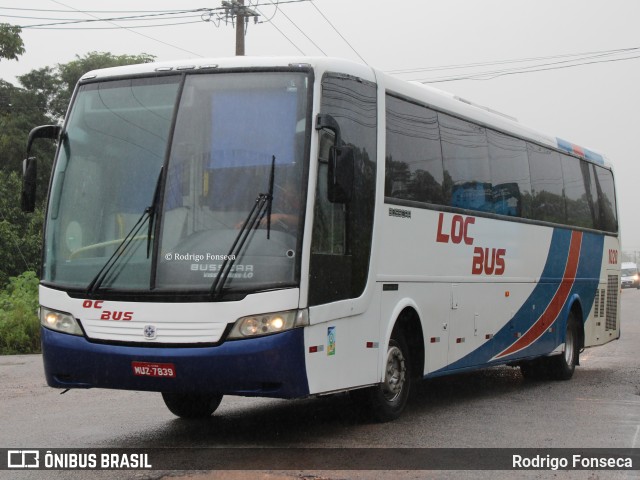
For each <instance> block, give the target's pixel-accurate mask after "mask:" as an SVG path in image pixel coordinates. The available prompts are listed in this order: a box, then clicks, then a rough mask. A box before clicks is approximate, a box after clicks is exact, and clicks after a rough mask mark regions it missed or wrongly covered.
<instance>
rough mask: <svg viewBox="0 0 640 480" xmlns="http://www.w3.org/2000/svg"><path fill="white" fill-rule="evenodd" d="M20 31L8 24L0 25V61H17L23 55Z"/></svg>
mask: <svg viewBox="0 0 640 480" xmlns="http://www.w3.org/2000/svg"><path fill="white" fill-rule="evenodd" d="M21 32H22V29H21V28H20V27H18V26H15V25H9V24H8V23H0V59H2V58H6V59H7V60H17V59H18V56H19V55H22V54H23V53H24V43H22V37H20V33H21Z"/></svg>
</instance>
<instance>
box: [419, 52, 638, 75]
mask: <svg viewBox="0 0 640 480" xmlns="http://www.w3.org/2000/svg"><path fill="white" fill-rule="evenodd" d="M638 50H640V47H633V48H627V49H619V50H610V51H602V52H601V53H599V54H593V55H588V56H587V54H582V55H583V56H582V57H580V58H574V59H572V60H564V61H559V62H551V63H541V64H537V65H530V66H524V67H515V68H512V69H502V70H493V71H486V72H478V73H461V74H459V75H451V76H444V77H434V78H431V79H424V78H423V79H415V80H414V81H418V82H421V83H443V82H452V81H458V80H493V79H495V78H498V77H502V76H506V75H518V74H523V73H534V72H541V71H549V70H560V69H566V68H573V67H578V66H583V65H592V64H597V63H612V62H619V61H626V60H633V59H636V58H639V57H640V55H636V56H631V57H624V58H613V59H612V58H602V57H609V56H612V55H617V54H621V53H625V54H628V53H631V52H637V51H638ZM577 55H580V54H576V56H577ZM566 56H571V55H566ZM561 57H563V55H557V56H553V57H546V58H561ZM544 58H545V57H541V59H544ZM514 62H517V60H516V61H514ZM576 62H577V63H576ZM500 63H501V62H496V63H494V64H495V65H498V64H500ZM490 65H491V63H490V62H488V63H487V64H486V65H485V66H490ZM462 67H464V66H461V68H462ZM447 68H449V67H447ZM434 70H437V69H436V68H434Z"/></svg>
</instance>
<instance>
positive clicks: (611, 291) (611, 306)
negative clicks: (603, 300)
mask: <svg viewBox="0 0 640 480" xmlns="http://www.w3.org/2000/svg"><path fill="white" fill-rule="evenodd" d="M618 285H619V282H618V276H617V275H609V276H608V281H607V320H606V330H616V329H617V327H618V291H619V286H618Z"/></svg>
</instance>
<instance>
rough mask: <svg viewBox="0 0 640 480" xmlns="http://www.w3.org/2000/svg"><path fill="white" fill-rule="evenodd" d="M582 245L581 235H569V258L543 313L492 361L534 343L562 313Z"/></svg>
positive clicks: (573, 280) (576, 269)
mask: <svg viewBox="0 0 640 480" xmlns="http://www.w3.org/2000/svg"><path fill="white" fill-rule="evenodd" d="M581 245H582V233H581V232H573V233H572V234H571V243H570V245H569V257H568V258H567V264H566V266H565V269H564V275H563V277H562V281H561V282H560V286H559V287H558V290H556V293H555V295H554V296H553V298H552V299H551V302H549V305H547V308H546V309H545V311H544V312H543V313H542V315H540V317H539V318H538V320H536V322H535V323H534V324H533V325H532V326H531V328H530V329H529V330H528V331H527V332H526V333H525V334H524V335H522V336H521V337H520V338H519V339H518V340H517V341H516V342H515V343H513V344H511V346H510V347H508V348H507V349H505V350H503V351H502V352H501V353H499V354H498V355H496V356H495V357H494V359H498V358H502V357H506V356H507V355H511V354H513V353H516V352H518V351H520V350H522V349H524V348H526V347H528V346H529V345H531V344H532V343H533V342H535V341H536V340H537V339H538V338H540V337H541V336H542V334H543V333H544V332H545V331H546V330H547V329H548V328H549V327H550V326H551V325H552V324H553V322H555V320H556V318H558V315H559V314H560V312H561V311H562V307H563V306H564V304H565V302H566V301H567V298H569V293H571V288H572V287H573V284H574V282H575V280H576V272H577V271H578V263H579V260H580V246H581Z"/></svg>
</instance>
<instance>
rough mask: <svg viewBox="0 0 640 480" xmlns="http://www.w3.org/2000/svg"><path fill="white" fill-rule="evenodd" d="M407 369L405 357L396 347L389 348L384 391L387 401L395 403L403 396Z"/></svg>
mask: <svg viewBox="0 0 640 480" xmlns="http://www.w3.org/2000/svg"><path fill="white" fill-rule="evenodd" d="M406 372H407V367H406V365H405V359H404V355H403V354H402V350H400V349H399V348H398V347H396V346H395V345H392V346H390V347H389V351H388V352H387V365H386V370H385V376H384V383H383V385H382V391H383V393H384V396H385V398H386V400H387V401H389V402H394V401H396V400H397V399H398V398H399V397H400V395H401V394H402V390H403V388H404V384H405V381H406Z"/></svg>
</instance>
